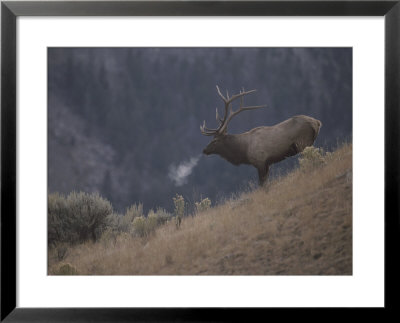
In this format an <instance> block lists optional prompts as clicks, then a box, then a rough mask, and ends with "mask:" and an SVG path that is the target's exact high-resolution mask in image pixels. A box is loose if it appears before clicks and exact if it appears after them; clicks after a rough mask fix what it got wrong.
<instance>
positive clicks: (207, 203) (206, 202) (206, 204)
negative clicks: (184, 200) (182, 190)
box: [194, 197, 211, 213]
mask: <svg viewBox="0 0 400 323" xmlns="http://www.w3.org/2000/svg"><path fill="white" fill-rule="evenodd" d="M194 204H195V207H196V212H197V213H201V212H204V211H206V210H208V209H209V208H210V207H211V200H210V199H209V198H208V197H206V198H205V199H202V200H201V201H200V202H195V203H194Z"/></svg>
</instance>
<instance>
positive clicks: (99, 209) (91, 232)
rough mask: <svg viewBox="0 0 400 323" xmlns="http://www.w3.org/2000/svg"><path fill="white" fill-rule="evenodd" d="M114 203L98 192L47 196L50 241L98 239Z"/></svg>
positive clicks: (53, 242) (50, 242)
mask: <svg viewBox="0 0 400 323" xmlns="http://www.w3.org/2000/svg"><path fill="white" fill-rule="evenodd" d="M111 214H112V206H111V204H110V202H108V201H107V200H105V199H103V198H102V197H100V196H99V194H97V193H93V194H88V193H84V192H80V193H77V192H72V193H70V194H69V195H68V196H67V197H65V196H63V195H61V194H58V193H54V194H50V195H49V196H48V243H49V245H50V246H55V245H56V244H57V243H59V242H67V243H70V244H76V243H82V242H85V241H87V240H93V241H96V240H97V239H98V238H99V237H100V236H101V233H102V232H103V231H104V229H105V228H106V226H107V224H108V221H109V219H110V215H111Z"/></svg>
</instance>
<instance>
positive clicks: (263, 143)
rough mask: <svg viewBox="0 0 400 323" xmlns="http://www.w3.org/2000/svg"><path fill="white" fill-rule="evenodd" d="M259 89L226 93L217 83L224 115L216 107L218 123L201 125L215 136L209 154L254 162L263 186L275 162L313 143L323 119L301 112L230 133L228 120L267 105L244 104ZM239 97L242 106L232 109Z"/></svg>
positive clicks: (229, 159)
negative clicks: (213, 126) (271, 123)
mask: <svg viewBox="0 0 400 323" xmlns="http://www.w3.org/2000/svg"><path fill="white" fill-rule="evenodd" d="M255 91H256V90H251V91H244V90H241V91H240V93H238V94H235V95H232V96H229V94H228V93H227V94H226V97H225V96H224V95H223V94H222V93H221V91H220V89H219V87H218V86H217V92H218V95H219V96H220V97H221V99H222V100H223V102H224V104H225V114H224V116H223V118H221V117H220V116H219V114H218V108H217V109H216V119H217V122H219V127H218V128H216V129H209V128H207V127H206V123H205V121H204V123H203V125H202V126H200V130H201V133H202V134H203V135H205V136H214V138H213V140H212V141H211V142H210V143H209V144H208V145H207V147H206V148H205V149H204V150H203V153H204V154H206V155H211V154H217V155H220V156H221V157H222V158H224V159H226V160H227V161H229V162H230V163H232V164H233V165H240V164H247V165H253V166H254V167H255V168H257V170H258V178H259V183H260V186H262V185H264V184H265V182H266V180H267V178H268V173H269V168H270V166H271V165H272V164H275V163H277V162H280V161H282V160H283V159H285V158H287V157H290V156H294V155H296V154H298V153H300V152H302V151H303V150H304V148H305V147H307V146H311V145H313V143H314V141H315V138H317V135H318V133H319V129H320V127H321V125H322V124H321V122H320V121H319V120H316V119H314V118H311V117H308V116H304V115H299V116H294V117H292V118H289V119H287V120H285V121H283V122H281V123H278V124H276V125H274V126H269V127H267V126H264V127H257V128H254V129H252V130H250V131H247V132H244V133H241V134H236V135H231V134H228V133H227V130H228V129H227V127H228V123H229V122H230V121H231V120H232V118H233V117H234V116H236V115H238V114H239V113H240V112H242V111H246V110H254V109H259V108H264V107H265V106H248V107H243V98H244V96H245V95H247V94H250V93H253V92H255ZM237 99H240V107H239V109H238V110H236V111H233V109H232V102H233V101H235V100H237Z"/></svg>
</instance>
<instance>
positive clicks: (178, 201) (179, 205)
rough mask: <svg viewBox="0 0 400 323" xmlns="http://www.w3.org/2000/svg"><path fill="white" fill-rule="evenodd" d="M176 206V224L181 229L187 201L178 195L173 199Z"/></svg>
mask: <svg viewBox="0 0 400 323" xmlns="http://www.w3.org/2000/svg"><path fill="white" fill-rule="evenodd" d="M172 199H173V201H174V205H175V224H176V227H177V228H179V227H180V225H181V222H182V218H183V216H184V215H185V200H184V198H183V196H182V195H179V194H176V196H175V197H173V198H172Z"/></svg>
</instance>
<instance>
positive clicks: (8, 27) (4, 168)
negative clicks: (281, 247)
mask: <svg viewBox="0 0 400 323" xmlns="http://www.w3.org/2000/svg"><path fill="white" fill-rule="evenodd" d="M399 2H400V1H399V0H396V1H386V0H381V1H321V0H319V1H268V0H264V1H70V2H69V1H65V2H64V1H62V2H60V1H45V2H39V1H26V2H25V1H17V2H16V1H2V3H1V321H5V322H30V321H35V322H36V321H37V322H86V321H96V322H128V321H133V322H137V321H139V322H141V321H154V322H161V321H163V322H165V321H197V322H203V321H229V322H231V321H253V320H258V319H256V318H257V317H260V316H259V315H261V317H262V316H264V315H265V314H266V313H265V311H266V310H271V311H277V312H280V314H278V313H276V314H278V315H281V314H282V315H284V314H285V313H288V312H289V313H292V310H296V309H260V308H259V309H256V308H253V309H239V308H235V309H228V308H213V309H209V308H208V309H206V308H202V309H200V308H180V309H179V308H163V309H161V308H147V309H145V308H131V309H126V308H125V309H122V308H119V309H118V308H112V309H111V308H58V309H50V308H18V307H16V299H17V291H16V269H17V267H16V241H17V237H16V216H17V215H16V207H17V204H16V203H17V200H16V189H17V187H16V185H17V180H16V171H17V169H16V162H17V159H16V158H17V156H16V133H17V129H16V84H17V83H16V82H17V79H16V40H17V38H16V37H17V30H16V19H17V17H19V16H384V18H385V156H384V157H385V306H384V308H383V309H375V310H374V311H371V310H368V311H367V315H368V317H369V318H372V319H373V317H372V316H373V315H377V317H379V319H380V320H382V319H383V318H382V316H381V315H383V314H385V315H386V314H388V313H389V312H391V313H390V314H393V313H392V312H393V311H395V310H396V308H397V303H396V301H395V299H396V297H395V295H396V294H397V293H398V287H399V284H398V282H399V278H398V276H399V275H398V273H397V272H396V269H397V267H396V264H397V256H398V255H399V246H400V244H399V239H398V238H399V228H400V221H399V202H398V201H399V197H400V196H399V185H398V182H399V176H400V173H399V159H400V156H399V155H400V153H399V151H400V150H399V148H400V147H399V126H400V124H399V120H400V119H399V117H400V113H399V110H400V64H399V61H400V3H399ZM372 149H373V148H372ZM371 171H374V170H371ZM283 310H284V311H283ZM308 310H315V309H308ZM308 310H307V309H303V310H301V309H297V311H298V312H300V314H301V315H304V316H305V317H308V319H310V318H311V317H310V315H311V316H312V313H310V312H309V311H308ZM325 310H326V311H327V312H328V313H329V314H328V313H324V314H325V315H326V314H328V315H329V317H330V318H333V319H334V318H335V316H336V315H337V314H336V310H337V309H325ZM348 314H350V312H348ZM296 315H297V314H296ZM253 317H254V319H252V318H253ZM337 317H339V315H338V316H337ZM244 318H246V319H244ZM299 318H300V317H297V319H299ZM325 318H326V316H325ZM279 319H282V317H280V318H279ZM311 319H312V318H311Z"/></svg>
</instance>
